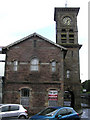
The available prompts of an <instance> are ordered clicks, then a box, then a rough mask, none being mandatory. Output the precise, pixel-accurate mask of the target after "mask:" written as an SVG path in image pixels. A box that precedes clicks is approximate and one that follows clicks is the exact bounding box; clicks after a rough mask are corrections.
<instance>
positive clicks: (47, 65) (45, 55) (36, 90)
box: [3, 33, 67, 111]
mask: <svg viewBox="0 0 90 120" xmlns="http://www.w3.org/2000/svg"><path fill="white" fill-rule="evenodd" d="M66 51H67V49H66V48H64V47H62V46H60V45H57V44H55V43H53V42H51V41H49V40H48V39H46V38H44V37H42V36H40V35H38V34H37V33H34V34H31V35H29V36H27V37H25V38H23V39H21V40H20V41H17V42H15V43H13V44H11V45H9V46H7V47H5V48H3V52H5V53H6V55H7V57H6V58H7V59H6V70H5V81H4V92H3V101H4V103H20V104H23V105H24V106H26V107H30V109H34V110H35V109H37V107H38V109H42V108H43V107H45V106H48V105H49V106H51V105H63V82H64V77H63V76H64V71H63V67H64V66H63V65H64V58H65V54H66ZM50 93H51V96H50ZM52 94H55V95H54V96H53V95H52ZM52 97H53V98H52ZM52 99H53V100H52ZM35 111H36V110H35Z"/></svg>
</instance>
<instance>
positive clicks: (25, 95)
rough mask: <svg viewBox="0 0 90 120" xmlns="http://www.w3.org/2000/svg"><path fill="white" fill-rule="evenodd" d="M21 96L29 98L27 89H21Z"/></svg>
mask: <svg viewBox="0 0 90 120" xmlns="http://www.w3.org/2000/svg"><path fill="white" fill-rule="evenodd" d="M21 96H22V97H29V89H26V88H25V89H22V90H21Z"/></svg>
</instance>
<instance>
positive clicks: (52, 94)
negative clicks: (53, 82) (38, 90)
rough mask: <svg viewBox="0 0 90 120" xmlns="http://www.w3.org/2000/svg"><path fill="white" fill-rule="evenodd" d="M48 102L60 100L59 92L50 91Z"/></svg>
mask: <svg viewBox="0 0 90 120" xmlns="http://www.w3.org/2000/svg"><path fill="white" fill-rule="evenodd" d="M48 100H58V91H57V90H50V91H49V93H48Z"/></svg>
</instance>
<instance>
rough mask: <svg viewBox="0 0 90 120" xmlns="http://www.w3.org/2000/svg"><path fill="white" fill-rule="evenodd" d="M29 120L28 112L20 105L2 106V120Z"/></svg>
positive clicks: (0, 107)
mask: <svg viewBox="0 0 90 120" xmlns="http://www.w3.org/2000/svg"><path fill="white" fill-rule="evenodd" d="M9 117H15V118H20V119H21V118H22V119H26V118H28V114H27V110H26V109H25V108H24V107H23V106H22V105H19V104H2V105H1V106H0V118H9Z"/></svg>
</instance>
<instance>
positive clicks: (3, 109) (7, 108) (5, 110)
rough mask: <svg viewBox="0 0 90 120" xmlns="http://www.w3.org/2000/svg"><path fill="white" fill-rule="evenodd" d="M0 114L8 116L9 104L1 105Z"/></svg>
mask: <svg viewBox="0 0 90 120" xmlns="http://www.w3.org/2000/svg"><path fill="white" fill-rule="evenodd" d="M1 116H2V117H8V116H9V106H2V108H1Z"/></svg>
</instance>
